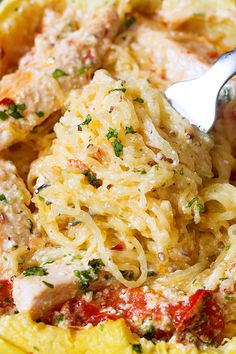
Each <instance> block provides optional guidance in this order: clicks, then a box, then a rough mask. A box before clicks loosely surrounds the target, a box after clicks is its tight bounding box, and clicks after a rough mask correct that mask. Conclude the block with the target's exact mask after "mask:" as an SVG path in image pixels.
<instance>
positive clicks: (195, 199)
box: [186, 197, 197, 208]
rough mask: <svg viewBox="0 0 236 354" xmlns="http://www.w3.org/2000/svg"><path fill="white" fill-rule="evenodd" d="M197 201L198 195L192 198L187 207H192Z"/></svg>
mask: <svg viewBox="0 0 236 354" xmlns="http://www.w3.org/2000/svg"><path fill="white" fill-rule="evenodd" d="M196 201H197V197H193V198H192V199H190V201H189V202H188V204H187V205H186V208H191V206H192V205H193V204H194V203H195V202H196Z"/></svg>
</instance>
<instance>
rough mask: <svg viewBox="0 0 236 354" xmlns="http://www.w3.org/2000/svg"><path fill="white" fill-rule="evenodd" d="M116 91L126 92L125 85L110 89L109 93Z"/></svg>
mask: <svg viewBox="0 0 236 354" xmlns="http://www.w3.org/2000/svg"><path fill="white" fill-rule="evenodd" d="M115 91H120V92H124V93H125V92H126V88H124V87H120V88H114V89H111V90H110V91H109V93H111V92H115Z"/></svg>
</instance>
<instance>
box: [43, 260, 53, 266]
mask: <svg viewBox="0 0 236 354" xmlns="http://www.w3.org/2000/svg"><path fill="white" fill-rule="evenodd" d="M54 262H55V261H54V260H53V259H49V260H48V261H46V262H45V263H43V265H47V264H51V263H54Z"/></svg>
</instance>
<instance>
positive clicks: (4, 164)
mask: <svg viewBox="0 0 236 354" xmlns="http://www.w3.org/2000/svg"><path fill="white" fill-rule="evenodd" d="M30 198H31V197H30V193H29V192H28V190H27V189H26V187H25V184H24V182H23V180H22V179H21V178H20V177H18V175H17V171H16V168H15V166H14V165H13V163H11V162H10V161H4V160H0V247H1V250H2V251H4V252H8V251H12V250H13V249H15V248H17V247H18V246H29V243H30V240H31V237H32V233H31V231H32V215H31V212H30V210H29V209H28V208H27V205H29V203H30Z"/></svg>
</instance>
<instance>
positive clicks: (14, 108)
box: [0, 102, 26, 120]
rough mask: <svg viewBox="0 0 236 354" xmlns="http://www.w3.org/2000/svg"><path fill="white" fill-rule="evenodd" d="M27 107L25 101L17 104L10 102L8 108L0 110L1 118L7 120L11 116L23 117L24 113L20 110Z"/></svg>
mask: <svg viewBox="0 0 236 354" xmlns="http://www.w3.org/2000/svg"><path fill="white" fill-rule="evenodd" d="M25 109H26V105H25V104H24V103H19V104H15V103H13V102H11V103H9V104H8V107H7V109H5V110H4V111H0V119H1V120H7V119H8V118H10V117H13V118H15V119H20V118H23V115H22V113H21V112H20V111H24V110H25Z"/></svg>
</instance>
